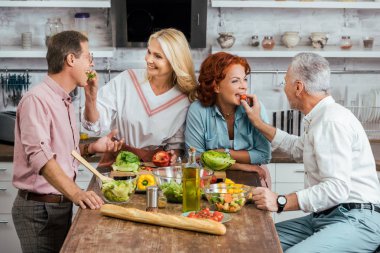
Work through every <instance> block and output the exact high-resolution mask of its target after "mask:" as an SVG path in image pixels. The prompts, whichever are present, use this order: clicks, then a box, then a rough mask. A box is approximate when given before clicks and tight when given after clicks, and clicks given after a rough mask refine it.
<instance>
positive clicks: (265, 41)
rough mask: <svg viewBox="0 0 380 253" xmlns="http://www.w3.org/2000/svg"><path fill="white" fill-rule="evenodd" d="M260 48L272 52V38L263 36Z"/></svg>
mask: <svg viewBox="0 0 380 253" xmlns="http://www.w3.org/2000/svg"><path fill="white" fill-rule="evenodd" d="M261 45H262V47H263V48H264V49H265V50H272V49H273V48H274V45H275V42H274V39H273V37H272V36H264V39H263V41H262V42H261Z"/></svg>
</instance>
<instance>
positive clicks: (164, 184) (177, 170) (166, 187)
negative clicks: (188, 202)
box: [152, 166, 182, 203]
mask: <svg viewBox="0 0 380 253" xmlns="http://www.w3.org/2000/svg"><path fill="white" fill-rule="evenodd" d="M152 173H153V175H154V177H155V179H156V183H157V186H158V187H159V188H160V190H161V191H162V192H163V194H164V195H165V197H166V198H167V200H168V202H170V203H182V168H181V166H168V167H158V168H154V169H153V171H152Z"/></svg>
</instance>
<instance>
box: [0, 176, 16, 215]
mask: <svg viewBox="0 0 380 253" xmlns="http://www.w3.org/2000/svg"><path fill="white" fill-rule="evenodd" d="M17 191H18V190H17V189H16V188H15V187H13V185H12V182H0V203H1V205H0V213H11V211H12V206H13V202H14V200H15V198H16V195H17Z"/></svg>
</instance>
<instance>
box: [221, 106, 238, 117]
mask: <svg viewBox="0 0 380 253" xmlns="http://www.w3.org/2000/svg"><path fill="white" fill-rule="evenodd" d="M218 109H219V111H220V112H221V113H222V115H223V116H224V117H225V118H228V117H230V116H231V115H233V114H234V112H230V113H225V112H223V110H222V109H221V108H220V107H219V106H218Z"/></svg>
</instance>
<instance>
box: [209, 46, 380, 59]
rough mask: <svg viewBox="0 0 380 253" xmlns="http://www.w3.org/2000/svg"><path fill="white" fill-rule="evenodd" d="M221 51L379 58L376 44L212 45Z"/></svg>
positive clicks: (244, 54) (268, 55) (263, 55)
mask: <svg viewBox="0 0 380 253" xmlns="http://www.w3.org/2000/svg"><path fill="white" fill-rule="evenodd" d="M221 51H223V52H228V53H231V54H235V55H238V56H241V57H247V58H249V57H259V58H291V57H294V56H295V55H296V54H298V53H301V52H313V53H317V54H319V55H321V56H323V57H330V58H380V47H378V46H376V47H374V48H372V49H363V48H361V47H358V46H357V47H355V46H353V47H352V48H351V49H350V50H342V49H340V48H339V47H338V46H326V47H325V48H324V49H316V48H313V47H311V46H297V47H295V48H286V47H284V46H275V47H274V48H273V49H272V50H264V49H263V48H262V47H261V46H260V47H250V46H233V47H232V48H229V49H221V48H220V47H219V46H212V48H211V52H212V53H217V52H221Z"/></svg>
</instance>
